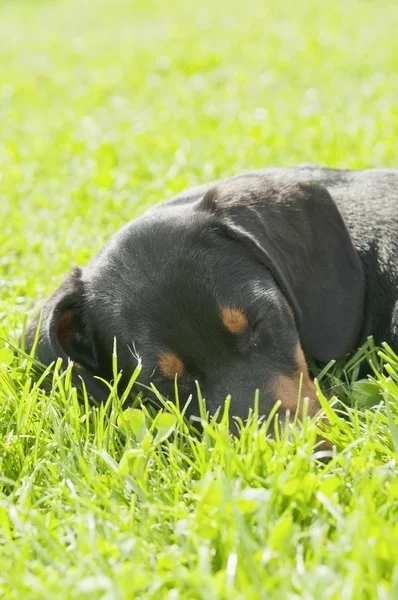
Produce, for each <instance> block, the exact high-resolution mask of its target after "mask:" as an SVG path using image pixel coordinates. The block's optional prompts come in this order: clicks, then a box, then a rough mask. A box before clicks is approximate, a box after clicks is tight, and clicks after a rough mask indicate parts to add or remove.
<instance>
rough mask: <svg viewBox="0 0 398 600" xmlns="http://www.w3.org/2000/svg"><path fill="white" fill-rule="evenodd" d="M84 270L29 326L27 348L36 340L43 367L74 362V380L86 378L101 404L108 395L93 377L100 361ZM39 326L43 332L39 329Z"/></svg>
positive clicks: (73, 275) (75, 274)
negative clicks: (92, 328)
mask: <svg viewBox="0 0 398 600" xmlns="http://www.w3.org/2000/svg"><path fill="white" fill-rule="evenodd" d="M81 274H82V273H81V269H79V268H76V269H74V270H73V271H72V272H71V273H70V274H69V276H68V277H67V278H66V279H65V280H64V282H63V283H62V285H61V286H60V287H59V288H58V290H57V291H56V292H55V293H54V294H53V296H51V298H49V300H47V302H46V304H45V305H44V307H43V309H42V311H41V313H40V315H38V316H37V317H36V319H35V320H34V321H33V323H31V324H30V326H29V327H28V330H27V334H26V349H27V351H28V352H30V351H31V349H32V347H33V344H34V341H35V339H36V337H37V335H38V338H37V347H36V350H35V357H36V358H37V360H39V361H40V362H41V363H42V364H44V365H46V366H47V365H50V364H51V363H52V362H53V361H55V360H57V359H58V358H61V359H62V360H63V363H64V364H65V366H66V365H67V364H68V362H69V361H73V363H74V366H73V380H74V383H76V385H80V384H81V381H80V378H81V379H83V381H84V383H85V385H86V388H87V391H88V392H89V393H90V394H91V395H92V396H94V398H95V399H97V400H99V401H102V400H104V399H105V397H106V396H107V395H108V393H107V388H106V386H105V385H104V384H103V383H102V382H100V381H99V380H98V379H95V378H94V374H95V373H96V372H98V358H97V352H96V348H95V344H94V340H93V335H92V330H91V327H90V323H89V321H88V318H87V311H86V305H85V304H86V303H85V290H84V283H83V281H82V279H81ZM39 324H40V331H39V332H38V334H37V328H38V326H39Z"/></svg>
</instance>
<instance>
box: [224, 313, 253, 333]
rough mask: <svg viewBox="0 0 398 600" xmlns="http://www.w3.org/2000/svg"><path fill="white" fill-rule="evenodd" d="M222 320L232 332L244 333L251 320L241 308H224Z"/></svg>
mask: <svg viewBox="0 0 398 600" xmlns="http://www.w3.org/2000/svg"><path fill="white" fill-rule="evenodd" d="M221 320H222V322H223V324H224V326H225V327H226V328H227V329H228V331H229V332H230V333H235V334H237V335H239V334H242V333H244V332H245V331H246V329H247V328H248V327H249V321H248V320H247V317H246V315H245V313H244V312H243V310H241V309H240V308H223V309H222V311H221Z"/></svg>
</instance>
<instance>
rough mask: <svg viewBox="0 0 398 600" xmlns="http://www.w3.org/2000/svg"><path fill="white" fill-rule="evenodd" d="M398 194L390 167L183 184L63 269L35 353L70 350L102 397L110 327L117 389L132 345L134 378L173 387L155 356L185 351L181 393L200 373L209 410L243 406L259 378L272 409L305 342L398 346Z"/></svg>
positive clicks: (322, 346) (241, 410)
mask: <svg viewBox="0 0 398 600" xmlns="http://www.w3.org/2000/svg"><path fill="white" fill-rule="evenodd" d="M397 207H398V170H388V169H374V170H365V171H339V170H332V169H323V168H317V167H312V166H303V167H295V168H286V169H265V170H262V171H256V172H251V173H246V174H243V175H239V176H237V177H233V178H229V179H227V180H224V181H221V182H217V183H216V184H210V185H205V186H201V187H198V188H194V189H192V190H188V191H187V192H183V193H182V194H179V195H178V196H176V197H175V198H174V199H172V200H169V201H168V202H165V203H162V204H160V205H158V206H156V207H154V208H152V209H151V210H149V211H148V212H147V213H145V214H144V215H143V216H142V217H140V218H138V219H136V220H134V221H132V222H130V223H128V224H127V225H125V226H124V227H123V228H122V229H121V230H120V231H119V232H117V233H116V234H115V235H114V236H113V237H112V238H111V239H110V241H109V242H108V243H107V244H106V245H105V247H104V248H103V249H102V250H101V251H100V252H99V253H98V254H97V255H96V256H95V257H94V258H93V259H92V261H91V262H90V263H89V264H88V266H86V267H85V268H84V269H82V270H81V269H76V270H75V271H73V272H72V273H71V274H70V275H69V277H68V278H67V279H66V280H65V282H64V283H63V284H62V286H61V287H60V288H59V290H58V291H57V292H56V293H55V294H54V295H53V296H52V298H50V299H49V300H48V301H47V303H46V304H45V306H44V310H43V319H42V326H41V331H40V339H39V344H38V350H37V357H38V359H39V360H40V361H42V362H43V363H44V364H49V363H50V362H51V361H53V360H55V359H56V358H57V357H62V358H63V359H64V360H65V361H66V360H67V359H68V358H70V359H72V360H73V361H75V363H76V364H77V366H76V368H75V376H76V381H77V382H78V381H79V377H83V379H84V381H85V383H86V385H87V387H88V390H89V392H90V393H91V394H92V395H93V396H94V397H96V398H97V399H99V400H103V399H104V398H105V397H106V395H107V388H106V386H104V385H103V384H102V383H101V382H99V381H98V379H96V378H95V376H100V377H102V378H104V379H106V380H111V379H112V360H111V354H112V348H113V341H114V338H115V337H116V340H117V348H118V363H119V367H120V368H121V369H122V370H123V378H122V381H121V389H122V388H123V386H125V385H126V382H127V381H128V378H129V376H130V374H131V373H132V371H133V369H134V368H135V366H136V361H137V354H138V355H140V356H141V357H142V360H143V370H142V373H141V377H140V381H141V382H142V383H144V384H148V383H149V381H153V383H154V384H155V385H156V386H157V387H158V389H159V390H160V391H161V392H162V393H163V394H165V395H172V393H173V385H174V383H173V381H171V380H168V379H167V378H165V377H164V376H163V375H162V374H161V373H160V369H159V365H158V363H159V356H160V355H161V354H162V353H164V352H171V353H173V354H175V355H177V356H178V357H179V358H180V359H181V361H182V362H183V364H184V372H183V373H182V374H181V375H180V377H179V389H180V395H181V396H186V397H187V396H188V395H189V394H190V393H193V394H195V380H198V381H199V383H200V386H201V389H202V394H203V395H204V396H205V397H206V400H207V403H208V407H209V408H210V410H211V411H214V410H215V409H216V408H217V406H219V405H220V404H221V403H222V402H223V400H224V398H225V397H226V395H227V394H229V393H231V394H232V413H233V414H234V415H237V416H240V417H242V418H245V417H246V416H247V412H248V407H249V406H251V405H252V401H253V396H254V392H255V390H256V389H257V388H258V389H259V390H260V409H261V412H262V413H263V414H265V415H266V414H268V412H269V410H270V408H271V406H272V404H273V402H274V401H275V393H274V392H273V389H274V388H273V382H275V381H278V378H279V377H281V376H287V377H291V376H292V374H293V373H295V372H296V370H297V360H296V355H295V349H297V344H298V343H301V346H302V348H303V350H304V351H305V353H306V354H307V355H309V356H311V357H313V358H315V359H318V360H321V361H328V360H330V359H332V358H336V359H338V358H340V357H342V356H344V354H345V353H347V352H349V351H351V350H353V349H355V348H357V347H358V346H359V345H361V344H362V343H363V342H364V341H365V340H366V338H367V336H369V335H373V336H374V338H375V341H376V343H380V342H382V341H386V342H388V343H389V344H390V345H391V346H392V347H393V348H394V349H395V350H397V351H398V337H397V336H398V332H397V324H398V321H397V296H398V291H397V290H398V261H397V254H398V230H397V222H398V217H397ZM226 307H232V308H239V309H242V310H243V311H244V313H245V314H246V316H247V318H248V322H249V327H248V329H247V331H245V332H244V333H242V335H234V334H233V333H231V332H230V331H228V330H227V329H226V328H225V326H223V324H222V322H221V319H220V311H221V309H222V308H226ZM36 327H37V320H36V321H35V322H33V323H32V324H31V326H30V328H29V331H28V347H29V346H30V345H31V344H32V340H33V338H34V333H35V330H36ZM137 391H138V389H137ZM196 410H197V409H196V406H195V402H194V403H193V404H192V405H191V412H194V413H195V411H196Z"/></svg>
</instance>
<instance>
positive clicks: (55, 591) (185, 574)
mask: <svg viewBox="0 0 398 600" xmlns="http://www.w3.org/2000/svg"><path fill="white" fill-rule="evenodd" d="M397 22H398V4H397V3H396V2H393V1H392V0H391V1H388V0H380V1H379V2H377V3H376V2H372V1H370V0H368V1H366V0H361V1H360V0H335V1H334V2H329V3H325V2H323V3H322V2H319V0H308V1H307V2H301V3H300V2H296V3H294V2H287V1H283V0H282V1H280V0H268V2H267V3H265V2H264V3H262V2H259V0H245V2H238V1H237V0H219V1H218V2H214V1H211V0H202V1H201V2H196V3H190V2H187V1H186V0H171V1H170V2H164V1H163V2H161V1H160V0H158V1H157V0H134V1H133V2H131V1H130V2H129V1H128V0H114V1H113V2H109V1H106V0H80V1H77V0H58V1H57V0H47V1H44V0H43V1H39V0H25V1H22V0H9V1H5V0H0V124H1V129H0V131H1V136H0V223H1V228H0V247H1V253H0V283H1V288H0V289H1V294H0V598H5V599H7V600H14V599H19V598H24V599H27V600H28V599H37V600H46V599H48V600H50V599H51V600H54V599H57V600H58V599H59V600H63V599H65V600H66V599H68V600H69V599H79V600H84V599H86V598H87V599H90V600H94V599H103V600H119V599H120V600H122V599H130V598H131V599H149V598H156V599H158V598H159V599H165V600H178V599H183V598H184V599H189V600H191V599H192V600H194V599H203V600H210V599H228V600H232V599H241V600H251V599H257V598H272V599H275V600H285V599H286V600H299V599H300V600H301V599H304V600H340V599H341V600H351V599H352V600H361V599H368V600H375V599H381V600H385V599H390V598H391V599H394V600H395V599H397V598H398V467H397V465H396V462H397V458H398V433H397V431H398V430H397V424H398V359H397V357H395V356H394V355H393V354H392V352H390V351H389V349H388V348H383V349H382V351H381V353H380V352H378V349H374V348H372V344H371V342H369V346H368V347H367V349H365V350H364V351H363V352H362V354H361V353H360V354H358V355H357V356H354V357H353V358H351V359H347V361H348V362H346V363H345V364H343V363H342V364H337V365H333V366H330V365H329V367H328V368H327V369H325V370H324V371H323V372H321V373H318V374H319V375H320V378H319V379H320V385H321V387H322V389H323V390H324V393H325V395H322V393H321V401H322V404H323V406H324V409H325V411H326V413H327V415H328V418H329V422H330V423H329V425H328V426H326V425H323V424H322V423H321V422H320V421H319V420H318V421H316V420H315V421H313V422H305V423H304V427H303V429H302V430H300V431H296V430H295V429H292V430H291V431H290V434H289V431H285V432H284V433H282V432H281V433H280V435H279V436H277V438H276V439H275V440H271V439H268V438H267V437H266V435H265V434H266V428H267V423H262V424H261V423H260V424H259V423H258V422H257V419H256V415H255V414H254V415H253V418H252V420H251V422H250V423H248V424H247V426H246V427H244V428H243V430H242V435H241V437H240V439H231V438H230V437H229V436H228V411H227V410H225V413H224V416H223V418H222V420H221V423H219V424H216V423H214V422H211V420H209V419H207V418H206V416H205V415H203V417H204V431H203V434H202V435H201V436H197V435H195V433H194V432H193V431H192V430H190V429H188V427H187V425H186V424H185V423H184V421H183V419H182V417H181V413H180V412H179V411H178V410H176V409H174V408H173V406H172V405H170V404H165V406H164V410H163V412H161V413H160V415H158V416H155V415H153V414H152V413H150V412H149V411H148V410H147V409H146V408H145V407H144V408H143V409H141V410H140V409H138V408H137V409H130V410H128V411H125V412H123V411H122V410H121V406H120V399H118V398H117V397H116V395H115V393H113V392H112V393H111V395H110V399H109V402H108V404H107V405H106V406H103V407H101V408H96V409H93V408H90V407H89V405H88V404H87V402H86V403H84V402H83V403H79V401H78V399H77V396H76V390H74V389H73V388H72V387H71V384H70V380H69V375H68V374H66V375H65V374H64V375H61V374H60V373H58V372H57V371H56V372H55V375H54V377H53V385H52V389H50V390H48V391H47V392H46V393H45V392H43V391H42V390H40V389H39V388H38V386H37V383H36V382H35V380H34V378H33V377H32V372H31V371H30V370H29V369H30V365H29V362H28V361H27V360H25V359H24V358H23V357H21V358H16V357H14V355H13V354H12V352H11V350H10V348H9V346H8V344H7V341H6V340H8V341H9V342H11V343H15V342H16V340H17V339H18V336H19V334H20V332H21V331H22V328H23V326H24V324H25V323H26V319H27V318H28V317H29V315H31V314H32V311H33V310H34V307H35V304H36V303H37V302H38V301H40V300H41V299H43V298H44V297H45V296H46V295H47V294H48V293H50V292H51V291H52V290H54V289H55V287H56V286H57V285H58V284H59V283H60V281H61V280H62V278H63V276H64V275H65V273H66V272H67V271H68V269H70V268H71V267H72V266H73V265H76V264H81V265H84V264H85V262H86V261H87V260H88V259H89V257H90V256H91V255H92V254H93V253H94V252H95V251H96V250H97V249H98V248H99V247H100V246H101V245H102V243H103V242H104V241H105V240H106V239H107V238H108V237H109V235H110V234H111V233H112V232H113V231H115V230H116V229H118V228H119V227H120V226H121V225H122V224H123V223H124V222H125V221H127V220H129V219H131V218H133V217H134V216H136V215H138V214H139V213H141V212H142V211H143V210H144V209H145V208H146V207H147V206H149V205H151V204H153V203H155V202H158V201H160V200H161V199H163V198H166V197H169V196H171V195H172V194H173V193H174V192H176V191H179V190H181V189H183V188H184V187H186V186H190V185H194V184H197V183H201V182H205V181H209V180H212V179H215V178H217V177H220V176H227V175H230V174H235V173H238V172H240V171H243V170H245V169H252V168H259V167H263V166H271V165H291V164H295V163H299V162H316V163H318V164H323V165H327V166H334V167H349V168H361V167H369V166H386V167H388V166H391V167H396V166H397V159H398V150H397V139H398V104H397V98H398V72H397V64H398V35H397V26H396V24H397ZM336 326H338V324H336ZM361 357H362V359H363V360H368V361H370V362H371V363H372V364H373V365H374V369H375V371H374V377H373V378H372V379H371V380H369V381H367V382H366V381H358V380H357V378H358V362H359V360H360V359H361ZM135 376H137V373H136V374H135ZM334 394H335V396H333V395H334ZM331 406H332V408H331ZM226 408H227V407H226ZM319 429H323V430H324V431H325V436H326V437H328V438H329V439H330V440H331V441H332V442H333V443H334V444H335V447H336V451H335V454H334V456H333V458H332V459H331V460H330V462H329V463H328V464H326V465H325V464H322V463H321V462H319V461H318V459H319V458H321V455H320V454H319V452H318V453H317V449H316V448H315V452H314V444H315V442H316V434H317V431H319Z"/></svg>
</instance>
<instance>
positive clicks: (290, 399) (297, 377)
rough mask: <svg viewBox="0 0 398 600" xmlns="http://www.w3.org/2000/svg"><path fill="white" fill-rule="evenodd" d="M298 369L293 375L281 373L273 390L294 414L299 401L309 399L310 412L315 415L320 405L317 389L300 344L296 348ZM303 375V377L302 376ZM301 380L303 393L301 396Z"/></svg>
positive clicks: (286, 408)
mask: <svg viewBox="0 0 398 600" xmlns="http://www.w3.org/2000/svg"><path fill="white" fill-rule="evenodd" d="M295 358H296V370H295V371H294V373H293V374H292V375H279V377H277V378H276V379H275V380H274V382H273V385H272V392H273V394H274V396H275V398H276V399H277V400H280V401H281V404H282V406H283V408H284V409H285V410H289V411H290V412H291V413H292V414H293V415H294V414H295V413H296V411H297V407H298V405H299V401H300V400H303V399H304V398H308V399H309V403H308V414H309V415H310V416H311V417H313V416H314V415H315V414H316V413H317V412H318V410H319V408H320V405H319V402H318V399H317V396H316V390H315V386H314V384H313V382H312V381H311V379H310V376H309V373H308V368H307V363H306V360H305V357H304V353H303V351H302V349H301V346H300V344H297V346H296V349H295ZM301 375H302V378H301ZM300 382H301V394H300V396H301V397H300V398H299V391H300ZM301 406H302V403H301Z"/></svg>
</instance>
